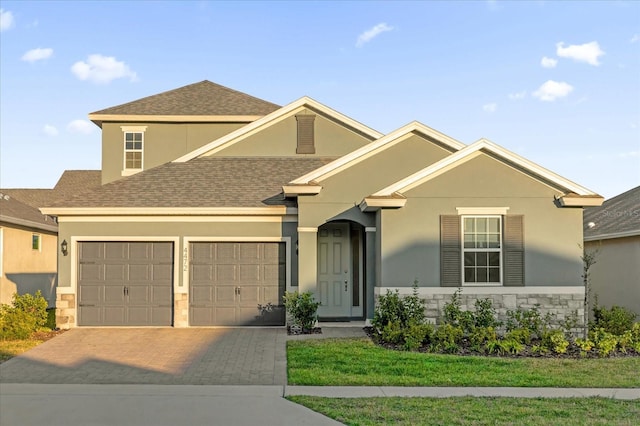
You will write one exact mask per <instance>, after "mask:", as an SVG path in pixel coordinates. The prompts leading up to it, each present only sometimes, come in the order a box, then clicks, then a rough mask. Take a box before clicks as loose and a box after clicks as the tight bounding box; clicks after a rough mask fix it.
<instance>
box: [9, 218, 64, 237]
mask: <svg viewBox="0 0 640 426" xmlns="http://www.w3.org/2000/svg"><path fill="white" fill-rule="evenodd" d="M52 221H53V219H52ZM0 222H4V223H9V224H12V225H17V226H24V227H26V228H32V229H38V230H42V231H49V232H53V233H56V232H58V225H47V224H46V223H39V222H33V221H31V220H25V219H20V218H17V217H9V216H3V215H0Z"/></svg>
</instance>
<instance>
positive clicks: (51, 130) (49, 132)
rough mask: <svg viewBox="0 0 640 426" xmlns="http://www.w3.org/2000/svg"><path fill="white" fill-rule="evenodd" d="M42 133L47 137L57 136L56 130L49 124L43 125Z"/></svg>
mask: <svg viewBox="0 0 640 426" xmlns="http://www.w3.org/2000/svg"><path fill="white" fill-rule="evenodd" d="M42 131H43V132H44V134H45V135H49V136H56V135H57V134H58V129H56V128H55V127H54V126H52V125H50V124H45V125H44V127H43V128H42Z"/></svg>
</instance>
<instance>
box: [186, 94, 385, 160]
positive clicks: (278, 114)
mask: <svg viewBox="0 0 640 426" xmlns="http://www.w3.org/2000/svg"><path fill="white" fill-rule="evenodd" d="M303 108H310V109H315V110H317V111H318V112H321V113H323V114H326V115H329V116H332V117H333V118H335V119H336V120H338V121H341V122H343V123H345V124H346V125H347V126H350V127H352V128H354V129H357V130H358V131H360V132H362V133H364V134H365V135H368V136H370V137H371V138H372V139H378V138H380V137H381V136H382V134H381V133H379V132H377V131H375V130H373V129H371V128H370V127H367V126H365V125H364V124H362V123H359V122H357V121H355V120H353V119H351V118H349V117H347V116H346V115H344V114H341V113H339V112H337V111H335V110H333V109H331V108H329V107H327V106H325V105H323V104H321V103H319V102H317V101H315V100H313V99H311V98H309V97H308V96H305V97H302V98H300V99H298V100H296V101H293V102H291V103H290V104H288V105H285V106H283V107H282V108H280V109H279V110H277V111H274V112H272V113H271V114H267V115H265V116H264V117H262V118H260V119H258V120H256V121H254V122H252V123H249V124H247V125H246V126H243V127H241V128H240V129H237V130H235V131H233V132H231V133H229V134H227V135H225V136H222V137H221V138H219V139H216V140H215V141H213V142H210V143H208V144H206V145H203V146H201V147H200V148H198V149H195V150H193V151H191V152H190V153H188V154H185V155H183V156H182V157H180V158H177V159H175V160H173V162H174V163H184V162H186V161H189V160H192V159H194V158H196V157H199V156H201V155H204V154H206V153H208V152H210V151H214V152H218V151H220V150H222V149H224V148H226V147H227V146H230V145H233V144H234V143H236V142H239V141H241V140H242V139H244V138H246V137H248V136H250V135H252V134H254V133H256V132H257V131H259V130H261V129H263V128H264V127H267V126H270V125H272V124H275V123H278V122H280V121H282V120H284V119H285V118H287V117H289V116H291V115H292V114H294V113H295V112H297V111H298V110H301V109H303Z"/></svg>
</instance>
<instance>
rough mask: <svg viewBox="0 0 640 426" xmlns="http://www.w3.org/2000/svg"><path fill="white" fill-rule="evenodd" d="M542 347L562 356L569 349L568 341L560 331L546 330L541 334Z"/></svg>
mask: <svg viewBox="0 0 640 426" xmlns="http://www.w3.org/2000/svg"><path fill="white" fill-rule="evenodd" d="M542 346H544V347H545V348H547V349H548V350H550V351H553V352H555V353H557V354H564V353H566V352H567V348H568V347H569V341H568V340H567V338H566V336H565V335H564V333H563V332H562V330H548V331H546V332H544V333H542Z"/></svg>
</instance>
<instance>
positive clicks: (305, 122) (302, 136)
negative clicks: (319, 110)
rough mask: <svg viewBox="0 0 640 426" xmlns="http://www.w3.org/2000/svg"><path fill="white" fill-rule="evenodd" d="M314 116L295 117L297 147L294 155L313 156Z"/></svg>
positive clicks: (314, 148) (314, 149)
mask: <svg viewBox="0 0 640 426" xmlns="http://www.w3.org/2000/svg"><path fill="white" fill-rule="evenodd" d="M315 119H316V116H315V115H313V114H301V115H296V120H297V121H298V146H297V148H296V154H315V153H316V147H315V140H314V129H313V128H314V125H313V124H314V122H315Z"/></svg>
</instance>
